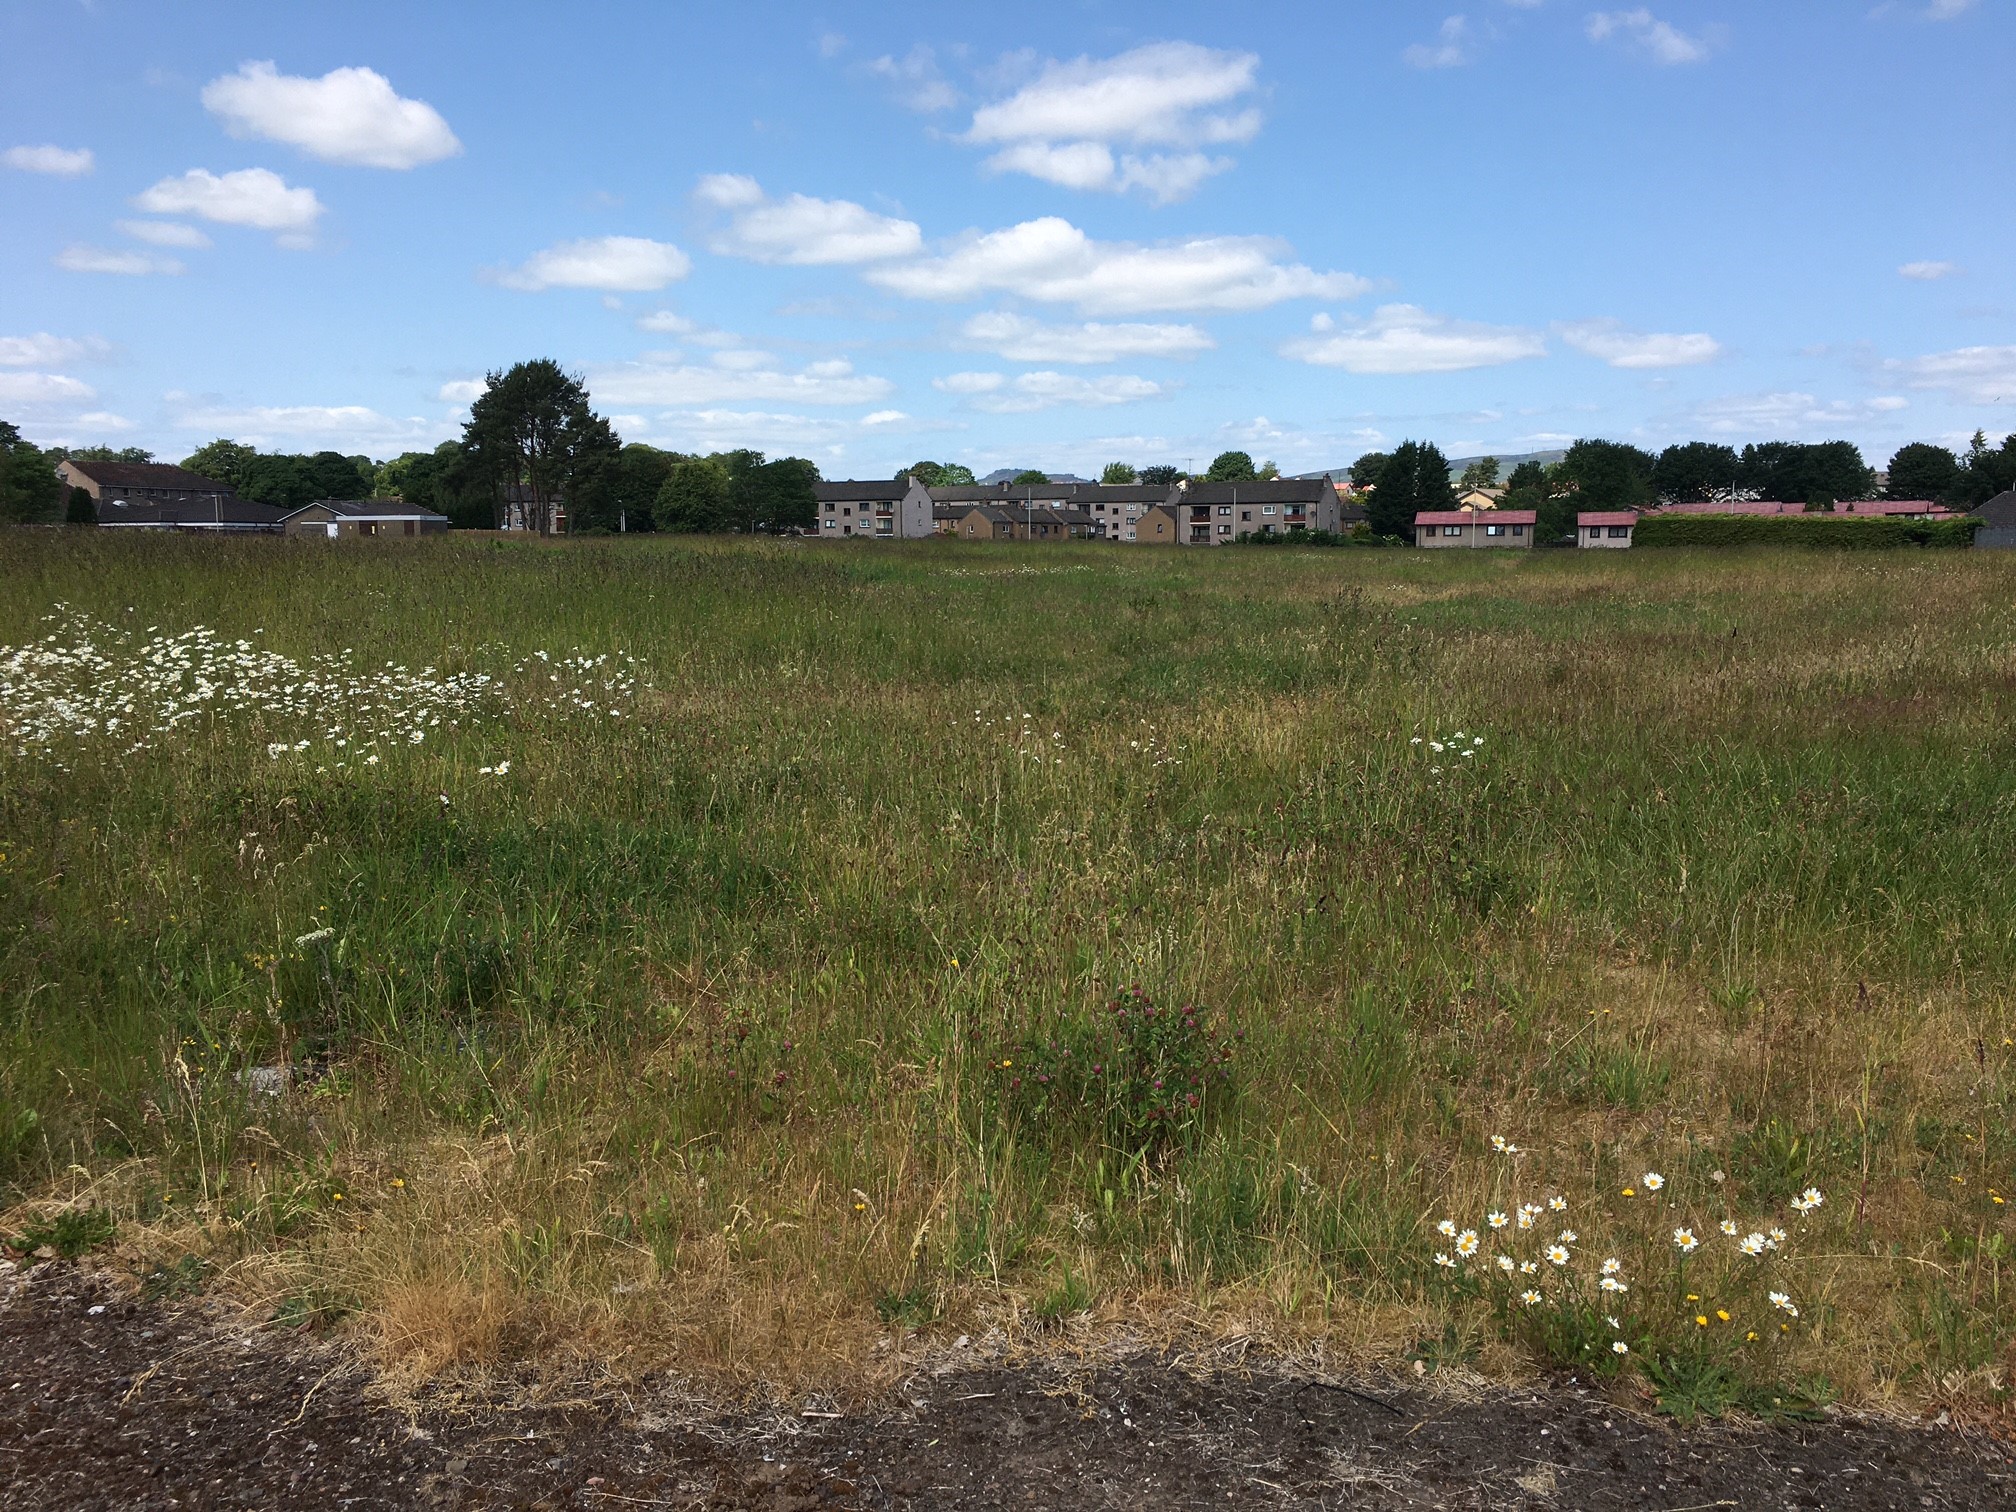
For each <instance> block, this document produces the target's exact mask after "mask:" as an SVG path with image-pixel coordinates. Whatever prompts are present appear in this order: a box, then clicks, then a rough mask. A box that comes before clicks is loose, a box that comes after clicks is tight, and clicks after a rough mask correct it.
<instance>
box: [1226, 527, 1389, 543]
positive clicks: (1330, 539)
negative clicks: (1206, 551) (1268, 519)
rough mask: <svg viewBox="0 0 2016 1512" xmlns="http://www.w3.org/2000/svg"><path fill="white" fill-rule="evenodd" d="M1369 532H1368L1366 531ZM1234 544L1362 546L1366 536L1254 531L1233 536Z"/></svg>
mask: <svg viewBox="0 0 2016 1512" xmlns="http://www.w3.org/2000/svg"><path fill="white" fill-rule="evenodd" d="M1368 534H1369V533H1368ZM1232 544H1233V545H1234V546H1362V545H1365V544H1367V541H1366V538H1364V537H1360V536H1356V535H1353V534H1352V533H1351V532H1349V531H1336V530H1301V529H1297V530H1281V531H1275V532H1272V533H1271V534H1262V533H1260V532H1258V531H1255V532H1254V533H1253V534H1252V535H1243V536H1234V537H1233V538H1232Z"/></svg>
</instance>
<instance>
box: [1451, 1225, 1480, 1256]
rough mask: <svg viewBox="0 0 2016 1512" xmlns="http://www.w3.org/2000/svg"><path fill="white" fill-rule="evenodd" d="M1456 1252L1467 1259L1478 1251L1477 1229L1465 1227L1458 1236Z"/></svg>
mask: <svg viewBox="0 0 2016 1512" xmlns="http://www.w3.org/2000/svg"><path fill="white" fill-rule="evenodd" d="M1456 1253H1457V1254H1459V1255H1461V1256H1462V1257H1463V1258H1464V1259H1466V1260H1467V1259H1469V1258H1470V1257H1471V1256H1472V1255H1474V1254H1476V1253H1477V1230H1475V1229H1465V1230H1463V1232H1462V1233H1460V1234H1458V1235H1457V1236H1456Z"/></svg>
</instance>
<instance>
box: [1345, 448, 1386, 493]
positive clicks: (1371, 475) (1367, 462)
mask: <svg viewBox="0 0 2016 1512" xmlns="http://www.w3.org/2000/svg"><path fill="white" fill-rule="evenodd" d="M1391 460H1392V455H1391V453H1388V452H1376V451H1375V452H1366V453H1365V454H1364V455H1363V456H1361V457H1359V459H1358V460H1357V461H1356V462H1353V463H1352V464H1351V486H1352V487H1353V488H1376V487H1378V486H1379V474H1380V473H1381V472H1383V471H1385V468H1386V464H1387V463H1388V462H1389V461H1391Z"/></svg>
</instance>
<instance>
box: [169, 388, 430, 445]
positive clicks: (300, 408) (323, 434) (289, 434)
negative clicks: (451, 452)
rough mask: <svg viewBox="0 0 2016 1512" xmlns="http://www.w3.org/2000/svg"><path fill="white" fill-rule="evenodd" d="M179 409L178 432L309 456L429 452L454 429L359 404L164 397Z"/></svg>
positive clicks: (176, 418)
mask: <svg viewBox="0 0 2016 1512" xmlns="http://www.w3.org/2000/svg"><path fill="white" fill-rule="evenodd" d="M167 397H168V400H169V402H170V403H171V404H176V405H178V406H179V408H178V410H177V412H176V414H175V417H174V423H175V425H176V427H177V428H178V429H180V430H186V431H193V432H202V433H205V434H208V435H212V436H235V437H237V438H238V439H239V440H240V441H243V442H245V443H246V444H247V445H250V446H273V445H275V444H281V443H301V444H305V445H307V446H309V447H310V448H312V449H315V450H321V449H324V448H328V449H331V450H338V451H366V452H381V453H382V452H388V451H394V452H396V451H400V450H404V449H405V448H407V447H412V446H432V445H433V444H435V443H436V442H438V441H443V440H446V439H447V438H448V437H449V436H450V435H452V434H453V433H454V432H455V430H456V429H457V427H456V425H455V424H454V423H453V422H452V421H447V420H428V419H423V418H421V417H420V416H417V415H413V416H407V417H404V418H402V417H400V416H397V415H385V414H381V413H379V412H378V411H377V410H374V409H371V408H369V407H368V406H365V405H361V404H337V405H324V404H291V405H248V406H244V407H241V408H232V407H230V406H226V405H195V404H191V403H190V396H189V395H186V394H170V395H168V396H167Z"/></svg>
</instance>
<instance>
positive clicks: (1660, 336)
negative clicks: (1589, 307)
mask: <svg viewBox="0 0 2016 1512" xmlns="http://www.w3.org/2000/svg"><path fill="white" fill-rule="evenodd" d="M1558 329H1559V330H1560V332H1561V339H1562V340H1563V341H1565V342H1567V343H1568V345H1570V346H1571V347H1573V348H1574V349H1575V350H1576V351H1578V352H1581V353H1582V354H1583V355H1585V356H1588V357H1600V358H1601V359H1602V360H1603V361H1605V362H1607V363H1609V364H1610V366H1612V367H1614V368H1674V367H1695V366H1698V365H1699V364H1701V363H1703V362H1713V361H1714V360H1715V359H1716V358H1717V357H1719V356H1721V355H1722V344H1721V343H1720V342H1719V341H1717V340H1716V339H1715V338H1714V337H1713V336H1706V335H1703V334H1701V333H1700V332H1693V333H1689V334H1685V335H1681V334H1669V333H1664V332H1657V331H1652V332H1639V331H1627V330H1625V329H1624V327H1623V326H1622V325H1620V324H1619V323H1618V322H1616V321H1614V320H1578V321H1573V322H1571V323H1569V324H1566V325H1562V326H1560V327H1559V328H1558Z"/></svg>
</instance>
